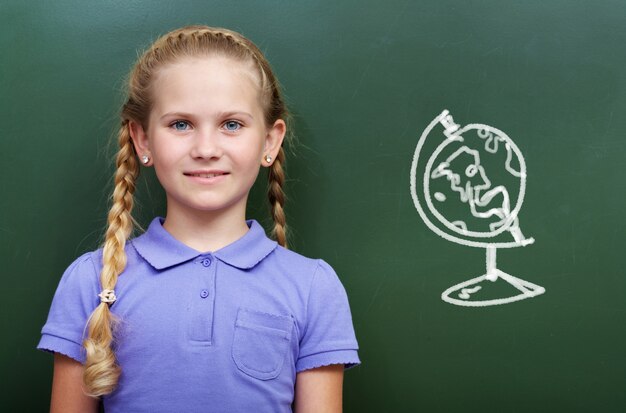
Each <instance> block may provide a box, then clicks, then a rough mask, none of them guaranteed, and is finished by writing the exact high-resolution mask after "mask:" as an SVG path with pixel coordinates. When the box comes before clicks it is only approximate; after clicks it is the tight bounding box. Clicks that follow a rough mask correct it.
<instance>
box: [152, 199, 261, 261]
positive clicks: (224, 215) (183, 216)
mask: <svg viewBox="0 0 626 413" xmlns="http://www.w3.org/2000/svg"><path fill="white" fill-rule="evenodd" d="M239 209H241V208H239ZM163 228H164V229H165V230H166V231H167V232H169V233H170V234H171V235H172V236H173V237H174V238H176V239H177V240H179V241H180V242H182V243H183V244H185V245H187V246H188V247H191V248H193V249H195V250H197V251H200V252H214V251H217V250H219V249H220V248H223V247H225V246H227V245H229V244H231V243H233V242H235V241H237V240H238V239H239V238H241V237H243V236H244V235H245V234H246V232H248V229H249V228H248V225H247V224H246V219H245V208H244V209H242V210H241V211H239V210H238V209H230V210H229V209H227V210H225V211H179V210H176V209H172V208H170V207H169V205H168V209H167V215H166V218H165V222H163Z"/></svg>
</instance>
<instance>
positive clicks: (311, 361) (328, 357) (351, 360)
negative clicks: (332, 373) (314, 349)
mask: <svg viewBox="0 0 626 413" xmlns="http://www.w3.org/2000/svg"><path fill="white" fill-rule="evenodd" d="M331 364H343V365H344V370H348V369H351V368H352V367H356V366H358V365H359V364H361V360H359V356H358V353H357V351H356V350H335V351H326V352H323V353H316V354H311V355H310V356H305V357H301V358H300V359H298V361H297V362H296V373H299V372H301V371H304V370H309V369H314V368H317V367H323V366H329V365H331Z"/></svg>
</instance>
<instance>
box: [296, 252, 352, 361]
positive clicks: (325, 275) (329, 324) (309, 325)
mask: <svg viewBox="0 0 626 413" xmlns="http://www.w3.org/2000/svg"><path fill="white" fill-rule="evenodd" d="M306 317H307V321H306V327H305V328H304V331H303V333H302V337H301V338H300V352H299V355H298V360H297V361H296V372H300V371H303V370H308V369H312V368H316V367H321V366H327V365H330V364H344V366H345V369H349V368H351V367H354V366H356V365H358V364H361V361H360V360H359V356H358V353H357V350H358V349H359V346H358V343H357V340H356V336H355V333H354V327H353V325H352V315H351V313H350V306H349V303H348V296H347V294H346V290H345V289H344V287H343V285H342V284H341V281H340V280H339V278H338V277H337V274H336V273H335V271H334V270H333V269H332V268H331V266H330V265H328V264H327V263H326V262H325V261H323V260H318V266H317V269H316V272H315V275H314V276H313V280H312V282H311V289H310V292H309V298H308V303H307V310H306Z"/></svg>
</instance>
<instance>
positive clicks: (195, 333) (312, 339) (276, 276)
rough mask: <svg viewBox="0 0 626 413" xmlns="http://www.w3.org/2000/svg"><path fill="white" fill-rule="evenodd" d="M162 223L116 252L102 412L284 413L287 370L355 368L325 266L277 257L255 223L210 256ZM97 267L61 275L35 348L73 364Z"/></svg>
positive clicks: (340, 305)
mask: <svg viewBox="0 0 626 413" xmlns="http://www.w3.org/2000/svg"><path fill="white" fill-rule="evenodd" d="M162 221H163V219H162V218H158V217H157V218H155V219H154V220H153V221H152V223H151V224H150V226H149V228H148V230H147V231H146V232H145V233H144V234H142V235H141V236H139V237H137V238H135V239H133V240H131V241H130V242H129V243H128V245H127V246H126V254H127V256H128V264H127V267H126V270H125V271H124V272H123V273H122V274H121V275H120V276H119V279H118V283H117V286H116V287H115V294H116V296H117V301H116V302H115V303H114V304H113V305H112V306H111V311H112V312H113V313H114V314H116V315H117V316H119V317H120V319H121V324H120V325H119V327H118V328H117V330H116V337H117V341H116V347H115V348H116V350H115V352H116V356H117V360H118V363H119V365H120V366H121V367H122V375H121V377H120V381H119V385H118V387H117V389H116V390H115V391H114V392H113V393H111V394H110V395H108V396H105V397H104V399H103V401H104V407H105V409H106V411H107V413H115V412H150V413H155V412H252V411H254V412H272V413H275V412H290V411H291V404H292V401H293V398H294V385H295V380H296V373H297V372H300V371H303V370H307V369H312V368H315V367H320V366H325V365H329V364H344V365H345V368H350V367H353V366H355V365H357V364H360V361H359V357H358V354H357V350H358V345H357V341H356V337H355V334H354V328H353V325H352V317H351V314H350V307H349V304H348V298H347V295H346V292H345V289H344V288H343V285H342V284H341V282H340V281H339V278H338V277H337V275H336V274H335V272H334V271H333V269H332V268H331V267H330V266H329V265H328V264H327V263H326V262H324V261H323V260H314V259H310V258H306V257H304V256H302V255H299V254H297V253H295V252H293V251H290V250H287V249H284V248H282V247H281V246H279V245H277V244H276V242H275V241H272V240H270V239H269V238H267V237H266V235H265V232H264V230H263V228H262V227H261V226H260V225H259V224H258V223H257V222H256V221H254V220H250V221H247V223H248V226H249V227H250V229H249V231H248V232H247V233H246V234H245V235H244V236H243V237H241V238H240V239H238V240H237V241H235V242H233V243H231V244H229V245H227V246H226V247H224V248H222V249H220V250H218V251H215V252H212V253H211V252H207V253H201V252H199V251H196V250H194V249H192V248H190V247H188V246H186V245H185V244H183V243H181V242H180V241H178V240H176V239H175V238H174V237H172V236H171V235H170V234H169V233H168V232H167V231H166V230H165V229H164V228H163V227H162ZM101 262H102V250H101V249H100V250H97V251H93V252H89V253H86V254H84V255H82V256H81V257H79V258H78V259H77V260H76V261H74V262H73V263H72V264H71V265H70V266H69V267H68V268H67V270H66V271H65V273H64V274H63V277H62V279H61V281H60V283H59V286H58V288H57V290H56V293H55V295H54V299H53V301H52V306H51V308H50V313H49V315H48V321H47V322H46V324H45V325H44V327H43V329H42V338H41V341H40V342H39V345H38V346H37V348H38V349H41V350H45V351H53V352H59V353H62V354H65V355H67V356H69V357H72V358H73V359H75V360H78V361H80V362H81V363H84V361H85V352H84V349H83V347H82V345H81V343H82V341H83V339H84V337H85V335H84V334H86V333H84V327H85V324H86V321H87V318H88V317H89V315H90V314H91V312H92V311H93V309H94V308H95V307H96V306H97V305H98V304H99V302H100V298H99V297H98V293H99V292H100V290H101V289H100V286H99V285H100V284H99V274H100V269H101V267H102V264H101Z"/></svg>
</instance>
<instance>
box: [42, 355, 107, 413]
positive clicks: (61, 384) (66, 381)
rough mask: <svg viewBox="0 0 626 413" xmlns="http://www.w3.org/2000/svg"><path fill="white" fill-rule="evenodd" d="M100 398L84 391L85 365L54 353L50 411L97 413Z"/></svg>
mask: <svg viewBox="0 0 626 413" xmlns="http://www.w3.org/2000/svg"><path fill="white" fill-rule="evenodd" d="M97 411H98V399H95V398H93V397H89V396H87V395H85V393H83V365H82V364H80V363H79V362H78V361H76V360H74V359H72V358H69V357H67V356H64V355H62V354H60V353H54V376H53V378H52V401H51V402H50V413H74V412H76V413H96V412H97Z"/></svg>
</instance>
